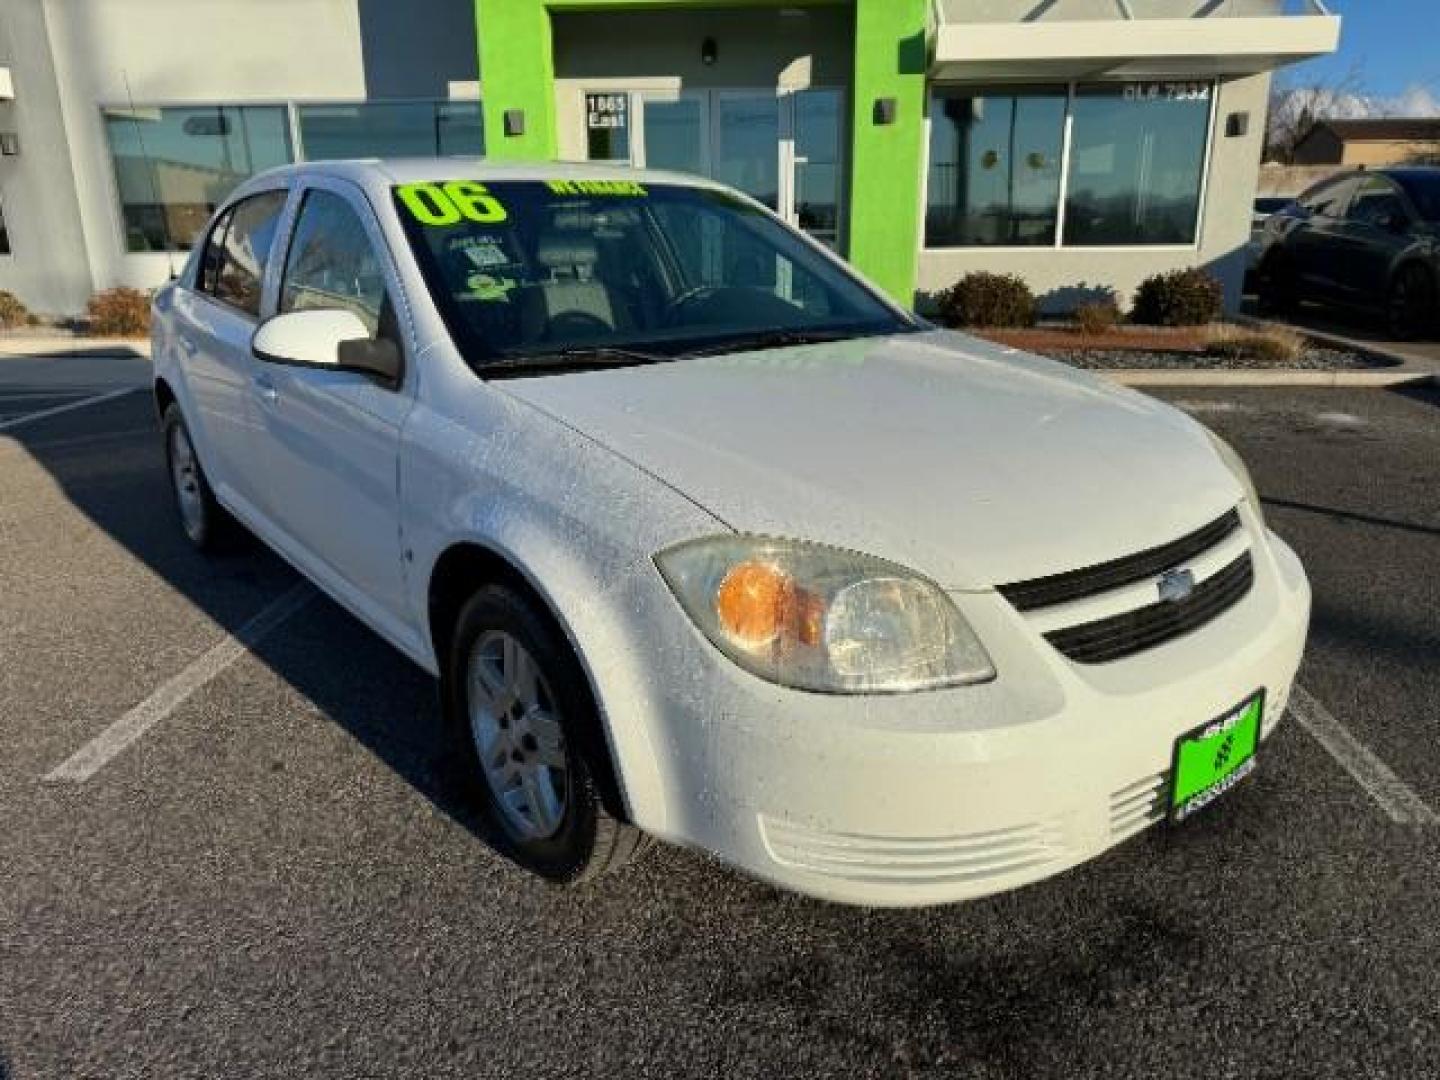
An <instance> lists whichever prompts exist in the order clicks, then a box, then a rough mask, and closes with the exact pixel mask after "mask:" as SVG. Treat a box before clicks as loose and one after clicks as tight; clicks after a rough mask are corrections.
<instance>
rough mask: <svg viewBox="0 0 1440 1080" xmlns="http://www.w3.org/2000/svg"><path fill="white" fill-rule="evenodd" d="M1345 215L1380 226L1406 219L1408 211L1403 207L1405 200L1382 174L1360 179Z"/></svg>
mask: <svg viewBox="0 0 1440 1080" xmlns="http://www.w3.org/2000/svg"><path fill="white" fill-rule="evenodd" d="M1345 216H1346V217H1348V218H1349V219H1350V220H1351V221H1358V222H1360V223H1361V224H1363V225H1375V226H1377V227H1381V226H1385V225H1387V224H1388V223H1390V222H1392V221H1396V220H1398V221H1405V220H1407V219H1408V218H1409V217H1410V212H1409V211H1408V210H1406V209H1405V200H1404V199H1402V198H1401V197H1400V192H1398V191H1397V190H1395V185H1394V184H1392V183H1390V181H1389V180H1386V179H1385V178H1384V177H1383V176H1369V177H1366V178H1365V179H1364V180H1362V181H1360V187H1359V188H1358V189H1357V190H1356V192H1355V197H1354V198H1352V199H1351V200H1350V209H1349V210H1348V211H1347V212H1346V214H1345Z"/></svg>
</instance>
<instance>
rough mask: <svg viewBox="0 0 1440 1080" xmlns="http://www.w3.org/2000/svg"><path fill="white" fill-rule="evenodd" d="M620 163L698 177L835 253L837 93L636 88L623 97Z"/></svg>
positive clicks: (839, 143) (839, 167)
mask: <svg viewBox="0 0 1440 1080" xmlns="http://www.w3.org/2000/svg"><path fill="white" fill-rule="evenodd" d="M631 96H632V98H633V105H632V107H631V108H630V110H629V112H630V117H631V118H632V120H633V123H634V128H635V130H634V132H633V133H632V136H631V138H630V140H629V155H630V156H629V159H628V160H630V161H631V162H632V163H633V164H635V165H637V166H640V167H642V168H651V169H673V170H675V171H677V172H687V173H694V174H696V175H698V176H708V177H710V178H712V179H714V180H718V181H720V183H722V184H728V185H729V186H730V187H733V188H737V189H739V190H740V191H743V192H745V193H746V194H747V195H750V196H751V197H753V198H754V199H756V200H757V201H759V202H761V203H764V204H765V205H766V206H768V207H770V209H772V210H774V211H775V212H776V213H778V214H779V215H780V216H781V217H783V218H784V219H785V220H786V221H788V222H790V223H791V224H792V225H797V226H799V227H800V228H802V229H804V230H805V231H806V232H808V233H810V235H812V236H814V237H815V238H816V239H817V240H819V241H821V242H822V243H825V244H828V245H829V246H830V247H832V248H835V249H837V250H838V249H839V248H840V246H841V238H842V223H843V222H844V219H845V214H844V205H843V191H844V188H843V184H844V175H845V168H844V160H843V153H842V151H843V147H844V138H843V132H844V103H845V95H844V92H843V91H841V90H838V89H828V88H820V89H808V90H782V91H780V92H778V93H777V92H776V91H774V90H696V91H691V90H686V91H679V92H664V91H642V92H636V93H634V94H633V95H631Z"/></svg>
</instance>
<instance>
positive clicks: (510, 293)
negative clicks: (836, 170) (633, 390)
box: [395, 180, 910, 364]
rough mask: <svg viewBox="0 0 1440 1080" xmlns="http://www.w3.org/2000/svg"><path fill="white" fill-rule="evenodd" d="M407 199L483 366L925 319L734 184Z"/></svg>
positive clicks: (411, 226) (519, 190)
mask: <svg viewBox="0 0 1440 1080" xmlns="http://www.w3.org/2000/svg"><path fill="white" fill-rule="evenodd" d="M395 208H396V210H397V211H398V213H399V215H400V218H401V220H402V222H403V223H404V225H405V228H406V230H407V232H408V233H409V236H410V241H411V244H412V246H413V248H414V251H415V254H416V257H417V259H418V261H419V263H420V266H421V269H422V271H423V272H424V274H425V277H426V282H427V284H428V285H429V288H430V291H431V294H432V295H433V296H434V298H435V300H436V303H437V304H438V305H439V307H440V311H441V314H442V315H443V316H444V318H445V321H446V323H447V325H448V326H449V328H450V332H451V334H452V335H453V336H454V338H455V340H456V342H457V344H458V345H459V346H460V348H461V350H462V351H463V352H464V353H465V354H466V355H467V356H468V357H471V358H472V359H473V360H475V361H476V362H477V364H483V363H485V362H486V361H489V360H492V359H494V358H496V357H500V356H505V357H514V356H517V355H522V354H524V355H529V356H538V355H542V354H544V355H551V354H555V353H557V352H560V351H563V350H567V349H588V348H594V347H597V346H603V347H618V348H628V349H639V350H643V351H644V352H646V353H649V354H653V355H654V356H666V357H668V356H674V355H679V354H682V353H685V352H689V351H692V350H695V349H726V350H728V349H729V348H735V349H737V350H738V349H740V348H743V347H744V343H745V342H747V341H748V342H753V341H755V340H756V339H761V340H764V339H772V338H773V337H774V336H776V335H777V334H787V333H791V332H793V333H795V334H799V335H815V334H823V335H825V336H826V337H827V338H829V337H855V336H860V335H864V334H881V333H897V332H902V331H904V330H906V329H909V328H910V324H909V323H906V322H904V321H902V320H901V319H900V318H898V317H897V316H896V315H895V314H894V313H893V312H891V311H890V310H889V308H887V307H886V306H884V305H883V304H882V303H881V302H880V301H879V300H878V299H876V298H875V297H874V296H873V295H872V294H871V293H870V292H869V290H867V289H866V288H865V287H864V286H863V285H861V284H860V283H859V282H858V281H856V280H855V279H854V278H853V277H851V276H850V275H849V274H847V273H845V271H844V270H843V269H841V268H840V267H837V266H836V265H835V264H833V263H832V262H831V261H830V260H829V259H827V258H826V257H825V256H823V255H822V254H820V253H819V252H817V251H816V250H815V249H814V248H813V247H811V246H810V245H809V244H808V243H806V242H805V241H804V240H803V239H802V238H801V237H798V236H796V235H795V234H794V233H793V232H792V231H791V230H789V229H787V228H785V227H784V226H783V225H780V224H779V223H777V222H776V221H775V220H774V219H773V218H771V217H770V216H769V215H768V214H765V213H763V212H762V211H760V210H758V209H757V208H755V207H754V206H753V205H751V204H750V203H749V202H746V201H742V200H740V199H737V198H735V197H733V196H731V195H729V194H727V193H725V192H721V191H713V190H709V189H703V188H692V187H688V186H683V185H670V184H649V183H647V184H639V183H636V182H634V181H628V180H574V181H571V180H554V181H550V182H547V183H540V182H531V181H496V182H493V183H486V184H479V183H475V182H472V181H451V182H449V183H433V184H407V185H404V186H402V187H399V188H397V189H396V191H395Z"/></svg>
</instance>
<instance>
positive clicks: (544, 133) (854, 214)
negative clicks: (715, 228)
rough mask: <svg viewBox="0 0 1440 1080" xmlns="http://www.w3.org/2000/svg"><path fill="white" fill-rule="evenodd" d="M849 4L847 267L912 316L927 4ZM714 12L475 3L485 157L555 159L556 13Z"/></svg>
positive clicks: (608, 4) (692, 0)
mask: <svg viewBox="0 0 1440 1080" xmlns="http://www.w3.org/2000/svg"><path fill="white" fill-rule="evenodd" d="M800 2H809V0H800ZM815 2H819V3H825V2H835V0H815ZM851 2H852V3H853V4H854V8H855V71H854V78H853V82H852V85H851V97H852V101H853V103H854V118H853V138H852V145H851V148H850V188H849V190H850V222H849V226H850V228H849V241H848V243H849V251H848V257H849V259H850V261H851V262H852V263H853V264H854V265H855V266H856V267H857V268H858V269H859V270H860V271H861V272H862V273H864V274H865V275H866V276H868V277H869V278H870V279H871V280H872V281H874V282H875V283H876V284H877V285H879V286H880V287H881V288H883V289H885V290H886V291H887V292H888V293H890V295H891V296H893V297H895V299H897V300H898V301H900V302H901V303H903V304H905V305H907V306H908V305H909V304H910V303H911V302H912V301H913V299H914V296H915V271H916V265H917V263H918V260H919V245H920V170H921V168H922V167H923V164H924V156H923V148H922V140H923V138H924V110H925V74H926V68H927V52H926V30H927V13H928V2H927V0H851ZM795 4H796V0H726V2H725V3H724V4H723V6H726V7H738V6H755V7H764V6H772V7H774V6H782V5H785V6H794V5H795ZM714 6H719V5H717V3H716V0H475V18H476V25H477V28H478V29H477V35H476V36H477V38H478V39H479V50H480V78H481V82H482V84H483V88H484V89H483V97H484V110H485V149H486V153H487V154H488V155H489V156H490V157H493V158H504V159H516V158H520V159H525V158H529V159H545V158H553V157H555V154H556V138H555V85H554V83H555V62H554V56H553V51H552V50H553V41H552V36H551V27H550V12H551V11H599V10H603V9H606V8H609V9H636V8H642V9H643V8H656V9H659V8H671V9H673V8H683V7H714ZM879 98H894V99H895V102H896V106H897V110H896V120H895V123H893V124H888V125H881V124H877V123H875V118H874V110H875V103H876V100H877V99H879ZM508 109H523V110H524V111H525V134H524V135H522V136H518V137H516V136H506V135H505V133H504V132H505V124H504V118H505V112H506V110H508Z"/></svg>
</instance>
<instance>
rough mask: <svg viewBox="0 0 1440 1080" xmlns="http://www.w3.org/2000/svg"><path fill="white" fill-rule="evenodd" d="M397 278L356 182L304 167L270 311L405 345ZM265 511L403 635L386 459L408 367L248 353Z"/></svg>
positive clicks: (299, 551)
mask: <svg viewBox="0 0 1440 1080" xmlns="http://www.w3.org/2000/svg"><path fill="white" fill-rule="evenodd" d="M398 295H399V293H398V279H397V277H396V274H395V270H394V263H393V261H392V260H391V259H390V257H389V253H388V249H387V248H386V246H385V241H384V238H383V236H382V234H381V233H380V230H379V227H378V224H377V223H376V221H375V218H374V213H373V211H372V210H371V209H370V206H369V204H368V202H366V200H365V197H364V195H363V193H362V192H361V191H360V189H359V188H358V187H355V186H354V185H352V184H350V183H348V182H346V181H343V180H332V179H328V178H315V179H313V180H310V181H309V182H308V183H307V186H306V187H305V188H304V190H303V191H301V192H300V193H299V202H298V207H297V209H296V211H295V217H294V224H293V226H292V228H291V230H290V234H289V238H288V242H287V246H286V250H285V254H284V258H283V261H282V262H281V272H280V278H279V286H278V289H277V290H276V293H275V296H274V304H275V310H276V313H277V315H283V314H285V313H288V312H292V311H307V310H326V309H341V310H348V311H353V312H354V313H355V314H357V315H358V316H359V317H360V318H361V320H362V321H363V322H364V323H365V325H366V326H367V327H368V328H369V330H370V333H371V335H372V337H376V336H383V337H388V338H390V339H391V340H393V341H395V342H396V344H398V345H399V346H400V348H401V351H402V353H406V352H408V351H409V349H408V342H407V341H405V340H404V338H405V337H406V336H407V335H406V334H405V333H404V332H403V331H402V328H401V326H400V321H399V318H398V316H397V311H398V310H399V309H400V306H398V305H397V302H396V298H397V297H398ZM257 364H258V365H259V368H260V370H259V372H258V376H257V384H256V395H255V408H256V412H257V416H258V418H259V425H258V433H257V435H258V438H259V439H260V440H261V441H262V443H263V447H264V457H265V459H266V467H267V485H266V491H265V496H264V499H265V501H264V510H265V513H266V516H267V517H268V518H269V520H270V521H271V522H272V523H273V524H274V525H275V526H276V527H277V529H278V530H279V531H280V532H282V533H283V534H284V536H283V537H282V538H281V541H280V545H281V546H282V547H285V546H288V547H289V550H287V551H286V554H288V555H290V556H291V557H292V558H293V559H294V560H295V561H297V562H300V563H301V564H302V565H304V566H305V567H306V568H307V569H308V570H310V571H311V572H312V573H313V574H314V575H315V576H317V577H319V578H321V579H322V582H323V583H324V584H327V585H330V586H332V587H333V588H334V589H336V590H338V591H339V593H340V595H341V596H342V598H344V599H349V600H351V601H353V606H355V607H357V608H358V609H360V613H361V614H362V615H364V616H366V617H368V618H369V619H371V620H372V621H373V622H374V623H375V624H377V628H379V629H381V630H384V631H388V632H389V633H390V635H391V636H392V637H394V636H399V637H408V636H409V632H410V629H413V628H407V626H406V623H407V621H408V620H407V617H406V615H405V612H406V604H405V596H404V573H403V569H402V558H401V536H400V502H399V489H398V482H397V460H398V454H399V446H400V430H401V426H402V425H403V424H404V421H405V417H406V414H407V413H408V412H409V411H410V407H411V404H412V403H413V401H414V385H415V372H414V371H413V370H407V371H405V372H402V375H401V379H400V381H399V383H398V385H386V384H385V383H384V382H382V381H380V380H378V379H377V378H375V377H373V376H369V375H365V374H360V373H357V372H351V371H337V370H331V369H323V368H316V367H304V366H294V365H286V364H277V363H268V362H266V361H264V360H258V361H257Z"/></svg>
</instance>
